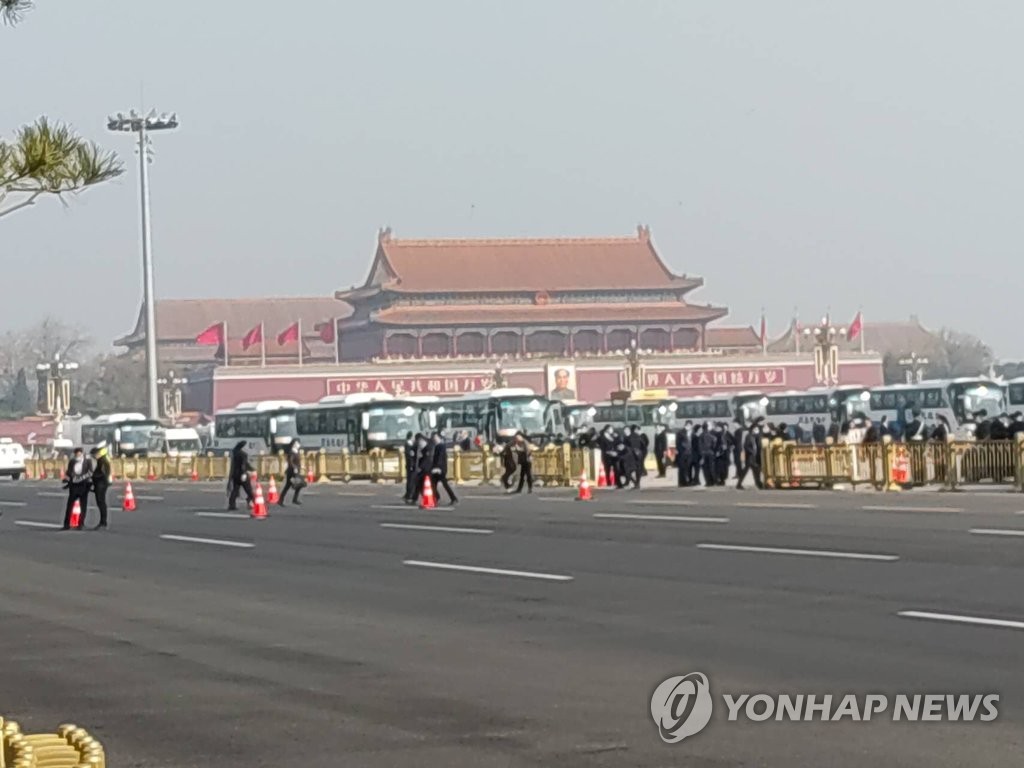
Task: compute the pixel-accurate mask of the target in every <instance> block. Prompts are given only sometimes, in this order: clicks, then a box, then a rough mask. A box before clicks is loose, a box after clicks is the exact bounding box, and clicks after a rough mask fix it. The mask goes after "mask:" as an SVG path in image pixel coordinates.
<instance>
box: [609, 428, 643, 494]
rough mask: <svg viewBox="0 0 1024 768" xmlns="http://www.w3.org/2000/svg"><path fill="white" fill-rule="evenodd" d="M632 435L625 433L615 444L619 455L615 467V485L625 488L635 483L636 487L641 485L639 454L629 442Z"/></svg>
mask: <svg viewBox="0 0 1024 768" xmlns="http://www.w3.org/2000/svg"><path fill="white" fill-rule="evenodd" d="M630 437H631V435H623V436H622V438H621V439H620V440H619V442H618V444H617V445H616V446H615V451H616V453H617V455H618V459H619V461H618V464H617V465H616V469H615V473H616V476H615V486H616V487H617V488H625V487H626V486H627V485H629V484H630V483H633V487H634V488H639V487H640V469H639V464H638V461H639V456H638V454H637V452H636V450H634V449H633V447H632V446H631V445H630V444H629V438H630Z"/></svg>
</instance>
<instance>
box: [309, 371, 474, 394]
mask: <svg viewBox="0 0 1024 768" xmlns="http://www.w3.org/2000/svg"><path fill="white" fill-rule="evenodd" d="M490 386H491V374H482V375H478V374H460V375H457V376H455V375H453V376H353V377H346V378H343V379H328V380H327V394H328V395H353V394H363V393H371V394H381V393H383V394H388V395H394V396H395V397H408V396H411V395H438V396H441V395H460V394H465V393H467V392H479V391H481V390H484V389H487V388H488V387H490Z"/></svg>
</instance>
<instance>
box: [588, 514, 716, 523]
mask: <svg viewBox="0 0 1024 768" xmlns="http://www.w3.org/2000/svg"><path fill="white" fill-rule="evenodd" d="M594 517H596V518H598V519H599V520H644V521H650V522H661V523H717V524H724V523H728V522H729V518H728V517H695V516H690V515H630V514H626V513H616V512H598V513H596V514H595V515H594Z"/></svg>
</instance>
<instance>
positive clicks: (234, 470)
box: [228, 440, 253, 510]
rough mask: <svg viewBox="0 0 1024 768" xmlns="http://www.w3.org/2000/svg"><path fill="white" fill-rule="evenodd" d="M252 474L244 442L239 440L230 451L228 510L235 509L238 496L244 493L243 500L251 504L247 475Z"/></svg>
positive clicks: (250, 491)
mask: <svg viewBox="0 0 1024 768" xmlns="http://www.w3.org/2000/svg"><path fill="white" fill-rule="evenodd" d="M250 472H252V465H251V464H250V463H249V454H248V453H247V452H246V450H245V440H239V441H238V442H237V443H236V444H235V447H234V449H233V450H232V451H231V473H230V475H229V477H230V481H231V494H230V496H229V497H228V509H230V510H235V509H237V508H238V507H237V504H238V494H239V493H241V492H242V491H245V500H246V501H247V502H248V503H249V504H252V503H253V492H252V480H251V478H250V476H249V473H250Z"/></svg>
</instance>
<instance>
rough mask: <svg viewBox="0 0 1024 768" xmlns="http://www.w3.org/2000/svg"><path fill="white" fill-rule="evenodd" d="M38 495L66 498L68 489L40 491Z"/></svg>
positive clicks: (50, 497)
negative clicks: (62, 490)
mask: <svg viewBox="0 0 1024 768" xmlns="http://www.w3.org/2000/svg"><path fill="white" fill-rule="evenodd" d="M36 496H42V497H43V498H47V499H66V498H67V497H68V494H67V491H64V492H63V493H61V492H60V491H39V492H38V493H36Z"/></svg>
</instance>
